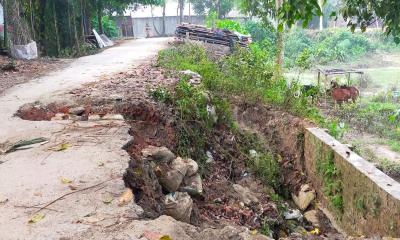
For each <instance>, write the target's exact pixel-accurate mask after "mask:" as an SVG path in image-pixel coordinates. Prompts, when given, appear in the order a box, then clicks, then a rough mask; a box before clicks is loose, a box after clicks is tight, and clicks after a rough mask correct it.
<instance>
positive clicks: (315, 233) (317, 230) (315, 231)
mask: <svg viewBox="0 0 400 240" xmlns="http://www.w3.org/2000/svg"><path fill="white" fill-rule="evenodd" d="M310 233H311V234H313V235H319V234H321V231H320V230H319V229H318V228H315V229H314V230H311V231H310Z"/></svg>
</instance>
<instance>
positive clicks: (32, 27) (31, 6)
mask: <svg viewBox="0 0 400 240" xmlns="http://www.w3.org/2000/svg"><path fill="white" fill-rule="evenodd" d="M29 7H30V13H31V31H32V37H33V39H34V40H36V34H35V10H34V9H33V5H32V0H29Z"/></svg>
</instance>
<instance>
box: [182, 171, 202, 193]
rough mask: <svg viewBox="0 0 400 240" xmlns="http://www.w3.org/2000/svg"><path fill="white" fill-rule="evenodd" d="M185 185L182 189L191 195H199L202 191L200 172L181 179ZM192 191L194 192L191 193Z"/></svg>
mask: <svg viewBox="0 0 400 240" xmlns="http://www.w3.org/2000/svg"><path fill="white" fill-rule="evenodd" d="M183 183H184V184H185V187H183V188H182V189H184V190H185V192H188V193H189V194H191V193H192V194H191V195H201V194H202V193H203V182H202V180H201V176H200V174H198V173H197V174H195V175H193V176H190V177H189V176H186V177H185V178H184V180H183ZM193 193H194V194H193Z"/></svg>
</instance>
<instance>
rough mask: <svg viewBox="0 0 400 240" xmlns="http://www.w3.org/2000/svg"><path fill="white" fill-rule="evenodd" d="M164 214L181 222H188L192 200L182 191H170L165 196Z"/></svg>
mask: <svg viewBox="0 0 400 240" xmlns="http://www.w3.org/2000/svg"><path fill="white" fill-rule="evenodd" d="M164 204H165V214H166V215H168V216H171V217H173V218H174V219H176V220H178V221H182V222H187V223H190V216H191V214H192V208H193V200H192V199H191V198H190V196H189V194H187V193H183V192H175V193H170V194H168V195H167V196H165V201H164Z"/></svg>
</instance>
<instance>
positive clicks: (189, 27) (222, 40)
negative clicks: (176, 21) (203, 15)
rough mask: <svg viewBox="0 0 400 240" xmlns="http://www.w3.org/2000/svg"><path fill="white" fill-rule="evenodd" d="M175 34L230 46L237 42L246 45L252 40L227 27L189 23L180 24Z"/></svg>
mask: <svg viewBox="0 0 400 240" xmlns="http://www.w3.org/2000/svg"><path fill="white" fill-rule="evenodd" d="M175 35H176V37H177V38H180V39H190V40H196V41H202V42H207V43H211V44H219V45H225V46H230V47H232V46H234V45H236V44H239V45H240V46H241V47H246V46H248V44H249V43H250V42H251V37H250V36H245V35H241V34H239V33H234V32H232V31H229V30H227V29H218V28H213V29H211V28H206V27H204V26H200V25H194V24H188V23H184V24H182V25H180V26H178V27H177V28H176V31H175Z"/></svg>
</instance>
